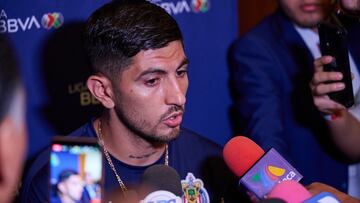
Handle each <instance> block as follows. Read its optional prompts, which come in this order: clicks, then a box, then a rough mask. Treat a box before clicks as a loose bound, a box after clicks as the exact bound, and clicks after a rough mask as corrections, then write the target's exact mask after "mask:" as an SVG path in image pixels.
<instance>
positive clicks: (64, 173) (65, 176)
mask: <svg viewBox="0 0 360 203" xmlns="http://www.w3.org/2000/svg"><path fill="white" fill-rule="evenodd" d="M72 175H79V173H78V172H76V171H74V170H71V169H64V170H63V171H61V172H60V173H59V175H58V181H57V183H56V185H55V187H56V192H57V193H61V191H60V190H59V187H58V185H59V184H60V183H62V182H64V181H66V180H67V179H69V178H70V176H72Z"/></svg>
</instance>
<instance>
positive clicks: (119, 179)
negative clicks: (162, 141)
mask: <svg viewBox="0 0 360 203" xmlns="http://www.w3.org/2000/svg"><path fill="white" fill-rule="evenodd" d="M97 131H98V133H97V135H98V139H99V144H100V146H101V147H102V148H103V151H104V154H105V158H106V160H107V162H108V163H109V166H110V168H111V170H112V171H113V172H114V174H115V176H116V180H117V181H118V183H119V185H120V188H121V191H122V192H123V194H124V196H126V192H127V191H128V189H127V187H126V186H125V184H124V182H123V181H122V180H121V178H120V175H119V174H118V172H117V171H116V168H115V165H114V164H113V162H112V160H111V157H110V154H109V151H108V150H107V149H106V147H105V143H104V140H103V137H104V136H103V134H102V129H101V120H100V119H99V123H98V129H97ZM164 164H165V165H166V166H168V165H169V150H168V144H166V145H165V163H164Z"/></svg>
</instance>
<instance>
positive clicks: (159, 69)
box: [136, 57, 189, 80]
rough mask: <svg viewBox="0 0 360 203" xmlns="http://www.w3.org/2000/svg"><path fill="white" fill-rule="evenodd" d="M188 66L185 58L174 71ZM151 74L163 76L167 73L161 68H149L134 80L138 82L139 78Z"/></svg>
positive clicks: (187, 60)
mask: <svg viewBox="0 0 360 203" xmlns="http://www.w3.org/2000/svg"><path fill="white" fill-rule="evenodd" d="M187 64H189V59H187V58H186V57H185V58H184V59H183V60H182V61H181V63H180V65H178V67H177V68H176V69H179V68H181V67H183V66H184V65H187ZM153 73H157V74H161V75H165V74H166V73H167V72H166V71H164V70H163V69H161V68H156V67H152V68H149V69H147V70H145V71H144V72H142V73H141V74H140V75H139V76H138V77H137V78H136V80H139V79H140V78H141V77H143V76H144V75H148V74H153Z"/></svg>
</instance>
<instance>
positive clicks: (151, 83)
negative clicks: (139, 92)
mask: <svg viewBox="0 0 360 203" xmlns="http://www.w3.org/2000/svg"><path fill="white" fill-rule="evenodd" d="M159 80H160V79H159V78H152V79H149V80H146V81H145V85H147V86H149V87H153V86H155V85H157V83H158V82H159Z"/></svg>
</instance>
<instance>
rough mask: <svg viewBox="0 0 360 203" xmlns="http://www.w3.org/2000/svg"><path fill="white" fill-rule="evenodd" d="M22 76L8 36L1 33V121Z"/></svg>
mask: <svg viewBox="0 0 360 203" xmlns="http://www.w3.org/2000/svg"><path fill="white" fill-rule="evenodd" d="M19 85H20V76H19V72H18V69H17V63H16V60H15V56H14V53H13V50H12V47H11V45H10V42H9V40H8V38H7V37H6V36H5V35H1V34H0V122H1V121H2V120H3V119H4V117H5V116H6V114H7V113H8V110H9V107H10V103H11V101H12V99H13V96H14V93H15V91H16V89H17V88H18V87H19Z"/></svg>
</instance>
